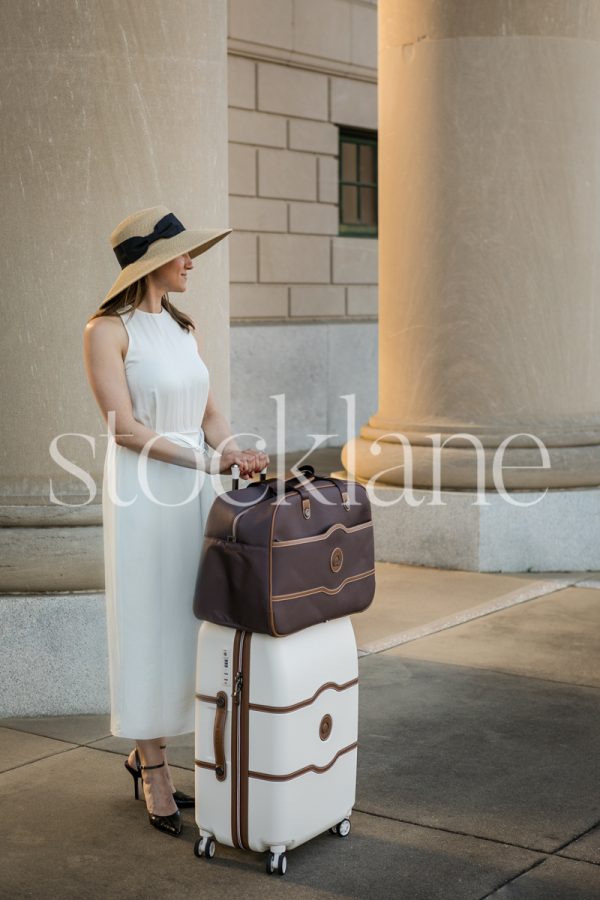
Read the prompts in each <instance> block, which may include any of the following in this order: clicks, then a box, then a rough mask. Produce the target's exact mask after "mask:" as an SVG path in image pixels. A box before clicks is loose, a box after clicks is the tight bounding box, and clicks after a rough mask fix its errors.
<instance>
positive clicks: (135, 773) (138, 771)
mask: <svg viewBox="0 0 600 900" xmlns="http://www.w3.org/2000/svg"><path fill="white" fill-rule="evenodd" d="M135 762H136V768H135V769H134V768H133V766H130V765H129V757H128V758H127V759H126V760H125V768H126V769H127V771H128V772H129V773H130V775H131V777H132V778H133V790H134V793H135V799H136V800H139V799H140V795H139V791H138V781H139V780H140V778H141V777H142V764H141V762H140V756H139V753H138V751H137V749H136V751H135Z"/></svg>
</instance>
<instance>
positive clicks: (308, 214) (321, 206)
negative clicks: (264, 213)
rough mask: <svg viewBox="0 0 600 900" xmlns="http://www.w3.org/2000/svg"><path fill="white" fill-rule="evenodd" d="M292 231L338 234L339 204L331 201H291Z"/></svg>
mask: <svg viewBox="0 0 600 900" xmlns="http://www.w3.org/2000/svg"><path fill="white" fill-rule="evenodd" d="M290 231H293V232H304V233H305V234H337V232H338V208H337V206H332V205H331V204H329V203H290Z"/></svg>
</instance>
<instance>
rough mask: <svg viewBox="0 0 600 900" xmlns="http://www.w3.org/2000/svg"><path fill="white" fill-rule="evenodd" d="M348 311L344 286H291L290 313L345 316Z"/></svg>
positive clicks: (294, 314) (296, 314)
mask: <svg viewBox="0 0 600 900" xmlns="http://www.w3.org/2000/svg"><path fill="white" fill-rule="evenodd" d="M345 311H346V303H345V299H344V288H343V287H341V286H340V287H334V286H333V285H329V286H323V287H321V286H317V287H314V286H312V285H302V286H300V285H299V286H292V287H291V288H290V315H292V316H313V317H318V316H343V315H344V313H345Z"/></svg>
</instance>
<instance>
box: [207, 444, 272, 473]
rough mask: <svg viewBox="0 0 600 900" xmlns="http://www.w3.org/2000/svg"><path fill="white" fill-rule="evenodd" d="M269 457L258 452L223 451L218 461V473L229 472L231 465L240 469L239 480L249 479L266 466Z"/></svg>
mask: <svg viewBox="0 0 600 900" xmlns="http://www.w3.org/2000/svg"><path fill="white" fill-rule="evenodd" d="M269 463H270V459H269V455H268V454H267V453H263V452H262V451H260V450H224V451H223V453H222V454H221V458H220V460H219V471H220V472H230V471H231V467H232V466H233V465H237V466H239V467H240V478H245V479H246V480H248V479H250V478H251V477H252V476H253V475H254V474H256V473H257V472H262V470H263V469H264V468H265V467H266V466H268V465H269Z"/></svg>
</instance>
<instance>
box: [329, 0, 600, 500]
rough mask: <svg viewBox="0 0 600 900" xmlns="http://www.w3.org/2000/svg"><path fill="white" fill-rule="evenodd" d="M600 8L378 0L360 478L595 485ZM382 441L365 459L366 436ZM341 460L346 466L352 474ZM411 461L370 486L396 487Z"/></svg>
mask: <svg viewBox="0 0 600 900" xmlns="http://www.w3.org/2000/svg"><path fill="white" fill-rule="evenodd" d="M599 80H600V5H599V4H590V3H588V2H587V0H572V2H569V3H564V2H563V0H522V2H519V3H511V2H509V0H487V2H485V3H482V2H481V0H379V117H380V120H379V181H380V203H379V229H380V230H379V259H380V272H379V291H380V308H379V327H380V340H379V346H380V349H379V353H380V360H379V384H380V386H379V409H378V410H377V412H376V413H375V415H373V416H372V417H371V418H370V419H369V422H368V424H366V425H364V426H363V427H362V428H361V431H360V438H358V439H357V441H356V442H355V448H354V449H355V450H356V469H355V471H356V473H357V475H358V476H359V477H362V478H370V477H372V476H373V475H375V474H376V473H377V472H381V471H382V470H384V469H390V468H391V467H394V466H402V465H403V464H405V463H406V459H405V457H404V452H403V448H402V445H401V444H400V443H399V442H398V439H397V438H394V437H393V436H390V432H393V433H401V434H402V435H404V436H406V438H408V440H409V441H410V443H411V446H412V461H413V483H414V485H416V486H421V487H424V488H426V487H430V486H431V485H432V477H433V468H434V466H433V463H434V459H433V456H434V454H433V450H432V439H431V438H430V437H429V435H430V434H437V435H440V437H439V439H438V440H439V441H440V443H441V442H443V441H444V440H445V439H447V438H448V437H449V436H450V435H454V434H459V433H460V434H462V433H467V434H468V435H471V436H473V437H472V438H467V437H463V438H460V439H456V438H455V439H453V440H451V441H450V442H449V443H448V445H447V446H446V447H445V448H444V449H442V450H441V452H440V454H439V457H440V458H441V487H442V488H450V489H452V488H474V487H475V486H476V485H477V478H476V475H477V470H476V469H477V467H476V464H475V451H474V449H473V440H474V439H475V438H476V439H478V440H479V441H481V444H482V446H483V447H484V448H485V484H486V487H492V488H493V487H494V481H493V478H492V471H491V469H492V466H491V463H492V459H493V456H494V454H495V452H496V451H497V448H498V447H499V446H500V444H501V442H502V441H503V440H505V439H506V438H509V437H510V435H513V434H519V433H523V432H524V433H533V434H535V435H536V436H537V437H538V438H539V439H540V440H541V441H543V443H544V445H545V446H546V447H547V449H548V454H549V463H550V467H549V468H541V466H542V463H543V457H542V454H541V451H540V449H539V448H538V447H537V446H536V445H535V444H534V442H533V440H532V439H531V438H527V437H522V436H521V437H519V438H517V439H515V440H513V441H510V442H509V443H508V445H507V448H506V452H505V454H504V465H505V466H523V467H525V466H533V467H534V468H520V469H519V468H515V469H505V471H504V473H503V474H504V484H505V486H506V487H507V488H532V489H537V488H544V487H555V488H557V487H575V486H595V485H599V484H600V165H599V163H598V161H599V160H600V105H599V104H598V96H597V94H598V92H597V84H598V81H599ZM376 441H377V442H378V444H379V446H380V447H381V451H382V452H381V453H380V455H373V453H372V450H373V445H374V442H376ZM349 450H350V447H349V446H347V447H346V448H345V450H344V453H343V455H342V460H343V462H344V464H345V465H346V466H347V467H348V462H349V459H350V456H349ZM405 471H406V470H405V468H402V467H399V468H395V469H394V470H393V471H391V472H387V474H386V476H385V477H384V479H383V481H385V482H387V483H388V484H391V485H402V484H403V483H404V472H405Z"/></svg>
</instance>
